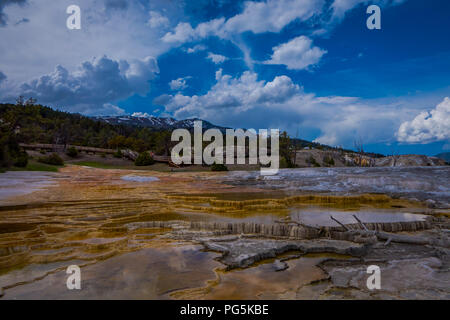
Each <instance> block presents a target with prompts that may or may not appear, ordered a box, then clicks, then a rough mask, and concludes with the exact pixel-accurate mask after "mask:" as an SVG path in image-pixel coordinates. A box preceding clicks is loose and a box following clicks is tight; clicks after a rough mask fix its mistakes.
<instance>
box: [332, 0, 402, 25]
mask: <svg viewBox="0 0 450 320" xmlns="http://www.w3.org/2000/svg"><path fill="white" fill-rule="evenodd" d="M405 1H406V0H334V1H333V3H332V4H331V11H332V19H331V20H336V19H337V20H341V19H343V18H344V16H345V14H346V12H347V11H349V10H351V9H353V8H355V7H357V6H358V5H360V4H369V3H370V4H377V5H379V6H383V7H384V6H392V5H398V4H401V3H403V2H405Z"/></svg>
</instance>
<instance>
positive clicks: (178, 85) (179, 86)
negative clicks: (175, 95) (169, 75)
mask: <svg viewBox="0 0 450 320" xmlns="http://www.w3.org/2000/svg"><path fill="white" fill-rule="evenodd" d="M186 79H187V78H178V79H175V80H172V81H170V82H169V87H170V89H171V90H174V91H177V90H183V89H186V88H187V84H186Z"/></svg>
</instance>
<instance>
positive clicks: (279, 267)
mask: <svg viewBox="0 0 450 320" xmlns="http://www.w3.org/2000/svg"><path fill="white" fill-rule="evenodd" d="M273 268H274V269H275V271H283V270H286V269H287V268H289V266H288V264H287V263H286V262H284V261H280V260H278V259H277V260H275V262H274V263H273Z"/></svg>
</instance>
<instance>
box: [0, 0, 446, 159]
mask: <svg viewBox="0 0 450 320" xmlns="http://www.w3.org/2000/svg"><path fill="white" fill-rule="evenodd" d="M71 4H77V5H79V7H80V9H81V17H82V19H81V22H82V24H81V30H68V29H67V28H66V19H67V17H68V15H67V14H66V12H65V11H66V8H67V6H68V5H71ZM371 4H377V5H378V6H379V7H380V8H381V30H369V29H368V28H367V27H366V19H367V18H368V16H369V15H368V14H366V9H367V7H368V6H369V5H371ZM449 13H450V2H448V1H446V0H435V1H423V0H373V1H367V0H277V1H274V0H264V1H247V2H242V1H235V0H233V1H231V0H198V1H195V0H192V1H163V0H160V1H159V0H156V1H144V0H135V1H124V0H94V1H87V0H83V1H76V0H72V1H66V0H61V1H58V2H57V4H55V1H50V0H40V1H37V0H34V1H33V0H8V1H2V2H1V4H0V38H1V39H4V41H0V52H1V56H0V101H14V98H15V97H16V96H18V95H20V94H23V95H25V96H33V97H36V98H37V99H38V101H39V102H40V103H43V104H46V105H49V106H52V107H55V108H59V109H63V110H67V111H71V112H80V113H83V114H86V115H121V114H135V115H139V116H171V117H175V118H179V119H181V118H192V117H199V118H202V119H205V120H209V121H211V122H213V123H216V124H218V125H224V126H230V127H236V128H237V127H243V128H256V129H258V128H280V129H282V130H287V131H288V132H289V133H290V134H291V135H293V136H295V135H296V133H297V132H298V133H299V137H300V138H303V139H308V140H314V141H318V142H321V143H326V144H330V145H342V146H344V147H349V148H351V147H352V145H353V141H355V140H358V139H361V140H362V141H363V142H364V144H365V145H366V150H368V151H374V152H381V153H385V154H389V153H392V152H399V153H422V154H428V155H434V154H436V153H439V152H445V151H449V150H450V100H448V98H447V97H450V41H449V39H450V19H449Z"/></svg>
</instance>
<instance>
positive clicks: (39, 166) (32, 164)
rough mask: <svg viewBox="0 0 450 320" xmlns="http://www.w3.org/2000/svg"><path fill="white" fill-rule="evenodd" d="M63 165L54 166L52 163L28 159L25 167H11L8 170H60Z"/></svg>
mask: <svg viewBox="0 0 450 320" xmlns="http://www.w3.org/2000/svg"><path fill="white" fill-rule="evenodd" d="M62 167H63V166H53V165H50V164H45V163H40V162H37V161H34V160H30V161H28V164H27V166H26V167H25V168H18V167H11V168H9V169H8V171H46V172H58V169H59V168H62Z"/></svg>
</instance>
